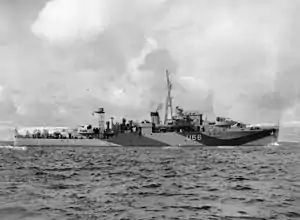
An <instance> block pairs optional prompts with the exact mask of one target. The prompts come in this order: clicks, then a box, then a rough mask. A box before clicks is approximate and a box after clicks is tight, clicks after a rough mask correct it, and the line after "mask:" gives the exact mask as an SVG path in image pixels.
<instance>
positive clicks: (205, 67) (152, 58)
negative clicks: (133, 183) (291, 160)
mask: <svg viewBox="0 0 300 220" xmlns="http://www.w3.org/2000/svg"><path fill="white" fill-rule="evenodd" d="M299 9H300V2H298V1H292V0H285V1H281V0H264V1H261V0H251V1H250V0H210V1H208V0H206V1H201V0H184V1H183V0H143V1H138V0H126V1H125V0H26V1H24V0H1V1H0V59H1V62H0V121H1V123H0V125H1V126H4V127H5V126H7V124H11V125H22V126H23V125H24V126H25V125H26V126H46V125H47V126H66V125H69V126H75V125H79V124H85V123H92V122H96V121H95V120H96V119H95V118H94V117H93V116H92V112H93V111H94V110H96V109H97V108H98V107H103V108H105V110H106V115H107V117H110V116H114V117H116V118H120V117H127V118H128V119H135V118H136V119H145V118H147V117H149V116H148V115H149V111H153V110H155V109H156V107H157V106H158V105H159V103H160V102H162V101H164V100H165V97H166V94H167V93H166V81H165V70H166V69H168V70H169V71H170V72H171V74H172V81H173V84H174V87H173V91H172V92H173V96H174V100H173V102H174V108H175V106H177V105H179V106H181V107H183V108H184V109H185V110H199V111H201V112H203V113H204V114H205V115H207V116H209V118H211V119H213V117H214V116H224V117H231V118H233V119H236V120H241V121H244V122H247V123H259V122H264V123H265V122H274V123H276V122H277V121H278V119H279V118H284V120H289V121H297V120H300V104H299V103H300V74H299V70H300V62H299V61H300V52H299V51H300V41H299V40H298V38H297V37H298V36H299V34H300V17H299V16H300V15H299V13H298V11H299ZM1 126H0V127H1Z"/></svg>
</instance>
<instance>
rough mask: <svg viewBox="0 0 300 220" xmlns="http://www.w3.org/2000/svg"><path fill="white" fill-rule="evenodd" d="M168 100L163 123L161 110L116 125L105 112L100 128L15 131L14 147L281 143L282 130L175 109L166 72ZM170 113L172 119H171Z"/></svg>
mask: <svg viewBox="0 0 300 220" xmlns="http://www.w3.org/2000/svg"><path fill="white" fill-rule="evenodd" d="M166 81H167V98H166V103H165V117H164V121H163V122H162V121H161V118H160V114H159V112H158V109H157V110H156V111H153V112H150V118H149V120H144V121H141V122H133V120H129V121H127V120H126V119H125V118H123V120H122V121H121V122H116V123H114V121H113V119H114V118H113V117H111V118H110V120H108V121H106V117H105V111H104V108H99V109H98V110H96V111H94V112H93V115H98V125H97V126H92V125H83V126H79V127H77V128H70V127H60V128H50V127H49V128H46V127H40V128H21V129H17V128H15V135H14V146H94V147H100V146H102V147H129V146H131V147H134V146H136V147H146V146H147V147H167V146H180V147H191V146H193V147H197V146H246V145H248V146H249V145H250V146H266V145H269V144H272V143H276V142H277V138H278V132H279V126H271V127H261V126H254V125H249V124H245V123H242V122H239V121H235V120H232V119H230V118H224V117H216V119H215V121H208V120H207V118H206V119H205V120H203V114H202V113H199V112H189V111H184V109H183V108H181V107H180V106H177V107H176V108H175V114H173V107H172V96H171V90H172V82H171V78H170V73H169V71H168V70H167V71H166ZM169 113H170V115H169Z"/></svg>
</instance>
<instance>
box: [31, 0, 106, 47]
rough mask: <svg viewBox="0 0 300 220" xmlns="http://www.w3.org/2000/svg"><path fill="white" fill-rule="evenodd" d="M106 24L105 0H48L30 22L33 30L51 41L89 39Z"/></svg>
mask: <svg viewBox="0 0 300 220" xmlns="http://www.w3.org/2000/svg"><path fill="white" fill-rule="evenodd" d="M107 25H109V9H108V1H106V0H86V1H82V0H73V1H72V3H71V2H70V1H69V0H53V1H49V2H48V3H47V4H46V5H45V7H44V8H43V9H42V10H41V12H40V13H39V16H38V19H37V20H36V21H35V22H34V23H33V25H32V31H33V32H34V33H35V34H37V35H39V36H42V37H45V38H47V39H49V40H50V41H63V42H66V41H69V40H76V39H90V38H93V37H95V36H97V35H98V34H99V33H101V32H102V31H103V30H104V29H105V28H106V26H107Z"/></svg>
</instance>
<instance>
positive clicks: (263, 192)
mask: <svg viewBox="0 0 300 220" xmlns="http://www.w3.org/2000/svg"><path fill="white" fill-rule="evenodd" d="M0 219H1V220H77V219H78V220H79V219H80V220H98V219H99V220H106V219H107V220H135V219H141V220H146V219H147V220H150V219H151V220H154V219H169V220H171V219H172V220H181V219H186V220H196V219H199V220H218V219H221V220H238V219H241V220H245V219H247V220H271V219H272V220H277V219H278V220H279V219H280V220H285V219H300V145H299V144H298V143H294V144H292V143H281V144H278V145H272V146H271V145H270V146H265V147H227V148H218V147H214V148H209V147H206V148H199V147H195V148H184V147H166V148H157V147H156V148H142V147H140V148H139V147H126V148H125V147H111V148H96V147H69V148H68V147H27V148H17V149H15V148H13V147H8V146H6V147H5V146H3V147H2V148H1V149H0Z"/></svg>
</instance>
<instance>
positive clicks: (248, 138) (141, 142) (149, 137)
mask: <svg viewBox="0 0 300 220" xmlns="http://www.w3.org/2000/svg"><path fill="white" fill-rule="evenodd" d="M272 132H273V131H272V130H271V129H269V130H261V131H256V132H252V133H248V134H247V135H244V136H240V137H237V138H232V137H231V138H229V139H226V138H216V137H212V136H208V135H206V134H204V133H200V132H189V133H176V132H167V133H152V134H145V135H138V134H136V133H123V134H119V135H116V136H115V137H113V138H110V139H107V140H100V139H46V138H21V137H17V138H15V140H14V145H15V146H78V147H79V146H92V147H121V146H123V147H165V146H181V147H197V146H198V147H200V146H265V145H268V144H271V143H274V142H276V141H277V132H275V133H274V132H273V133H272Z"/></svg>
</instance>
